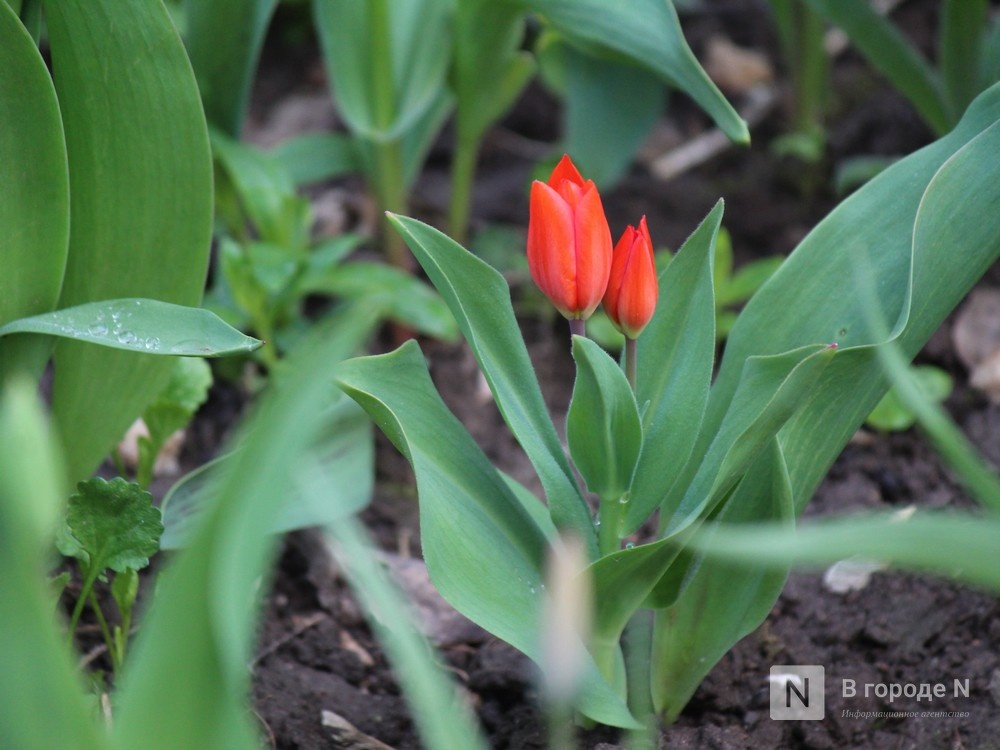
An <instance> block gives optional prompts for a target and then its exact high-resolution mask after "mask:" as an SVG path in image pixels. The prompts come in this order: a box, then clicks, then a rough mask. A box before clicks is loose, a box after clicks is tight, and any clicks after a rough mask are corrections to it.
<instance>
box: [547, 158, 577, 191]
mask: <svg viewBox="0 0 1000 750" xmlns="http://www.w3.org/2000/svg"><path fill="white" fill-rule="evenodd" d="M563 180H568V181H569V182H571V183H573V184H574V185H580V186H583V176H582V175H581V174H580V170H578V169H577V168H576V165H575V164H574V163H573V160H572V159H570V158H569V155H568V154H563V157H562V159H560V160H559V163H558V164H556V167H555V169H553V170H552V174H551V175H550V176H549V183H548V184H549V187H553V188H555V189H556V190H559V185H560V183H562V181H563Z"/></svg>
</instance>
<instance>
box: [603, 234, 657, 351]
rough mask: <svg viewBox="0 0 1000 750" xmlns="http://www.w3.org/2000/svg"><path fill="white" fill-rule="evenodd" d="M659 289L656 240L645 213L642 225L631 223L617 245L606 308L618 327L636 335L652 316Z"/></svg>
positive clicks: (627, 333)
mask: <svg viewBox="0 0 1000 750" xmlns="http://www.w3.org/2000/svg"><path fill="white" fill-rule="evenodd" d="M659 293H660V292H659V282H658V281H657V278H656V262H655V261H654V260H653V241H652V240H651V239H650V237H649V227H647V226H646V217H645V216H643V217H642V219H641V220H640V221H639V228H638V229H636V228H635V227H633V226H629V227H628V228H627V229H626V230H625V233H624V234H623V235H622V236H621V239H620V240H618V244H617V245H615V250H614V254H613V255H612V258H611V279H610V280H609V281H608V289H607V291H606V292H605V293H604V310H605V311H606V312H607V314H608V317H609V318H611V322H612V323H614V324H615V327H616V328H617V329H618V330H619V331H621V332H622V333H624V334H625V335H626V336H628V337H629V338H630V339H634V338H637V337H638V336H639V334H640V333H642V329H643V328H645V327H646V324H647V323H648V322H649V320H650V318H652V317H653V312H654V311H655V310H656V300H657V298H658V297H659Z"/></svg>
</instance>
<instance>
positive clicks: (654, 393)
mask: <svg viewBox="0 0 1000 750" xmlns="http://www.w3.org/2000/svg"><path fill="white" fill-rule="evenodd" d="M723 208H724V206H723V203H722V201H719V202H718V203H716V205H715V207H714V208H713V209H712V210H711V211H710V212H709V214H708V216H706V217H705V218H704V219H703V220H702V222H701V224H699V225H698V228H697V229H695V231H694V232H693V233H692V234H691V236H690V237H689V238H688V240H687V241H686V242H685V243H684V245H683V246H682V247H681V249H680V250H679V251H678V253H677V255H676V256H674V259H673V260H672V261H671V262H670V264H669V265H668V266H667V268H666V269H665V270H664V271H663V272H662V273H661V274H660V279H659V281H660V300H659V303H658V304H657V306H656V312H655V313H654V314H653V319H652V320H651V321H650V322H649V325H647V326H646V328H645V330H644V331H643V333H642V336H640V337H639V339H638V342H637V344H638V359H639V361H638V363H637V367H636V370H637V372H636V388H637V391H636V401H637V403H638V405H639V409H640V410H641V411H643V427H644V435H643V449H642V454H641V455H640V456H639V464H638V466H637V467H636V472H635V479H634V481H633V483H632V492H631V494H630V499H629V503H628V509H627V510H626V519H625V528H624V531H625V533H631V532H633V531H635V530H636V529H637V528H639V526H641V525H642V524H643V522H645V520H646V519H647V518H648V517H649V516H650V514H651V513H652V512H653V511H654V510H655V509H656V508H657V507H658V506H659V505H660V503H661V502H663V499H664V498H665V497H666V495H667V492H668V491H669V490H670V487H671V485H672V484H673V482H674V480H675V479H676V478H677V476H678V475H679V473H680V471H681V468H682V467H683V466H684V464H685V463H686V462H687V460H688V456H690V455H691V450H692V448H693V447H694V443H695V438H696V437H697V434H698V425H699V424H700V423H701V419H702V414H703V413H704V411H705V404H706V403H707V402H708V388H709V383H710V382H711V378H712V364H713V361H714V359H715V301H714V298H713V295H714V292H713V269H714V257H713V252H714V248H715V241H716V237H717V236H718V232H719V225H720V222H721V221H722V212H723Z"/></svg>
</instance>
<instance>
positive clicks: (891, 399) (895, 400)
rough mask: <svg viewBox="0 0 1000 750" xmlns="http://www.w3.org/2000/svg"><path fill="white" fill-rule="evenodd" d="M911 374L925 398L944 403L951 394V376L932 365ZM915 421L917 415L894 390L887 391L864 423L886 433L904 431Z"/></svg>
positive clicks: (914, 370) (915, 370) (917, 369)
mask: <svg viewBox="0 0 1000 750" xmlns="http://www.w3.org/2000/svg"><path fill="white" fill-rule="evenodd" d="M912 374H913V377H914V378H915V379H916V380H917V381H918V383H919V385H918V386H917V387H918V388H920V389H922V390H923V392H924V394H925V395H926V397H927V398H930V399H933V400H934V401H944V400H945V399H946V398H947V397H948V394H950V393H951V389H952V381H951V376H950V375H949V374H948V373H946V372H945V371H944V370H942V369H940V368H938V367H933V366H932V365H923V366H922V367H915V368H913V373H912ZM916 421H917V415H916V414H914V413H913V412H912V411H911V410H910V409H909V408H907V406H906V404H905V402H904V401H903V399H902V397H901V396H900V394H899V392H898V391H897V390H896V389H895V388H890V389H889V392H888V393H886V394H885V395H884V396H883V397H882V400H881V401H879V402H878V404H877V405H876V406H875V408H874V409H872V411H871V414H869V415H868V417H867V419H865V422H866V423H867V424H869V425H871V426H872V427H874V428H875V429H876V430H886V431H899V430H906V429H909V428H910V427H912V426H913V424H914V422H916Z"/></svg>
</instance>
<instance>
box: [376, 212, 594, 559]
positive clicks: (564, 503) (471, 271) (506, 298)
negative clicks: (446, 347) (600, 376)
mask: <svg viewBox="0 0 1000 750" xmlns="http://www.w3.org/2000/svg"><path fill="white" fill-rule="evenodd" d="M391 219H392V222H393V224H394V225H395V226H396V228H397V229H398V230H399V232H400V233H401V234H402V235H403V237H404V238H405V239H406V242H407V244H408V245H409V246H410V250H412V251H413V254H414V256H415V257H416V258H417V261H418V262H419V263H420V265H421V266H422V267H423V269H424V271H425V272H426V273H427V276H428V278H430V280H431V282H432V283H433V284H434V286H435V287H436V288H437V290H438V292H440V294H441V296H442V297H444V301H445V303H447V305H448V307H449V308H450V309H451V312H452V314H453V315H454V316H455V320H456V321H458V327H459V328H460V329H461V330H462V334H463V335H464V336H465V339H466V341H468V342H469V346H470V347H471V348H472V353H473V354H474V355H475V357H476V361H477V362H479V368H480V369H481V370H482V372H483V375H484V376H485V377H486V382H487V383H488V384H489V386H490V390H491V391H492V392H493V398H494V399H496V403H497V407H498V408H499V409H500V413H501V414H502V415H503V418H504V420H505V421H506V422H507V424H508V425H509V426H510V429H511V431H512V432H513V433H514V436H515V437H516V438H517V440H518V442H519V443H520V444H521V447H523V448H524V451H525V453H527V455H528V458H529V459H530V460H531V462H532V464H533V465H534V467H535V470H536V471H537V472H538V476H539V479H541V482H542V487H543V488H544V489H545V495H546V497H547V498H548V501H549V511H550V513H551V514H552V520H553V521H554V522H555V524H556V526H557V527H560V528H563V527H565V528H569V529H572V531H573V533H575V534H576V535H577V536H578V537H580V539H581V540H583V541H584V543H585V544H586V545H587V548H588V550H589V551H590V553H591V555H592V556H595V557H596V552H597V540H596V537H595V536H594V527H593V524H592V522H591V520H590V510H589V509H588V508H587V504H586V503H585V502H584V500H583V496H582V495H581V494H580V490H579V488H578V487H577V484H576V479H575V478H574V477H573V472H572V469H570V466H569V462H568V461H567V460H566V456H565V454H564V453H563V449H562V445H561V444H560V442H559V437H558V436H557V435H556V430H555V427H554V426H553V424H552V420H551V419H550V418H549V416H548V412H547V409H546V406H545V401H544V400H543V399H542V391H541V388H540V387H539V385H538V380H537V378H536V377H535V373H534V371H533V370H532V367H531V360H530V359H529V357H528V351H527V349H526V348H525V346H524V339H522V338H521V332H520V329H519V328H518V325H517V320H516V319H515V317H514V310H513V307H512V306H511V302H510V289H509V288H508V286H507V282H506V281H504V279H503V277H502V276H501V275H500V274H499V273H497V272H496V271H495V270H493V269H492V268H490V266H488V265H487V264H485V263H483V262H482V261H481V260H479V259H478V258H476V257H475V256H474V255H472V253H470V252H468V251H467V250H465V249H464V248H463V247H461V246H460V245H459V244H458V243H456V242H455V241H454V240H451V239H450V238H448V237H447V236H445V235H444V234H442V233H441V232H439V231H437V230H436V229H433V228H431V227H429V226H427V225H426V224H423V223H422V222H419V221H416V220H414V219H410V218H407V217H404V216H392V217H391Z"/></svg>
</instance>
